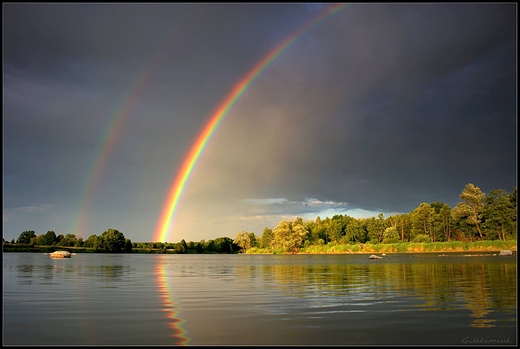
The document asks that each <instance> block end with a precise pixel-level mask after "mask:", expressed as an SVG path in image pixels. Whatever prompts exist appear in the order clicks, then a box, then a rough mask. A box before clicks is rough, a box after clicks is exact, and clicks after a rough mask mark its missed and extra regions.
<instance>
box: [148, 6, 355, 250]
mask: <svg viewBox="0 0 520 349" xmlns="http://www.w3.org/2000/svg"><path fill="white" fill-rule="evenodd" d="M347 5H348V4H333V5H330V6H328V7H327V8H326V9H325V10H323V11H322V12H321V13H320V14H318V15H317V16H316V17H314V18H313V19H312V20H310V21H309V22H307V23H306V24H305V25H304V26H303V27H301V28H299V29H297V30H295V31H294V32H293V33H291V34H290V35H289V36H288V37H287V38H286V39H284V40H283V41H282V42H280V43H279V44H278V45H277V46H276V47H275V48H274V49H272V50H271V51H270V52H269V53H268V54H267V55H266V56H264V58H262V59H261V60H260V61H259V62H258V63H257V64H256V65H255V66H254V67H253V68H252V69H251V70H250V71H249V72H248V73H247V74H246V75H245V76H244V77H243V78H242V79H241V80H240V81H239V82H238V83H237V84H236V85H235V86H234V87H233V88H232V89H231V91H230V92H229V93H228V95H227V96H226V98H225V99H224V100H223V101H222V102H221V103H220V105H219V106H218V107H217V109H216V110H215V112H214V113H213V114H212V116H211V117H210V119H209V121H208V123H207V124H206V126H204V128H203V129H202V132H201V133H200V134H199V136H198V137H197V140H196V141H195V143H194V144H193V146H192V148H191V150H190V152H189V153H188V155H187V156H186V158H185V160H184V162H183V164H182V166H181V168H180V170H179V172H178V173H177V176H176V177H175V181H174V182H173V185H172V187H171V189H170V191H169V193H168V196H167V199H166V204H165V205H164V207H163V210H162V213H161V216H160V219H159V223H158V225H157V228H156V231H155V239H154V241H158V242H166V238H167V236H168V233H169V231H170V227H171V224H172V221H173V217H174V213H175V210H176V208H177V206H178V204H179V200H180V198H181V195H182V193H183V191H184V188H185V187H186V184H187V182H188V179H189V177H190V174H191V173H192V171H193V169H194V167H195V165H196V164H197V160H198V159H199V157H200V155H201V154H202V151H203V150H204V148H205V147H206V145H207V144H208V142H209V140H210V138H211V136H212V135H213V134H214V133H215V130H216V129H217V128H218V126H219V125H220V123H221V122H222V120H223V119H224V118H225V116H226V114H227V113H228V112H229V110H230V109H231V108H232V107H233V105H234V104H235V103H236V102H237V100H238V99H239V98H240V97H241V96H242V95H243V94H244V92H245V91H246V90H247V88H248V87H249V86H250V85H251V84H252V83H253V82H254V81H255V80H256V78H257V77H258V76H259V75H260V73H262V72H263V71H264V70H265V69H266V68H267V67H268V66H269V64H271V63H272V62H273V61H274V60H275V59H276V58H277V57H278V56H280V55H281V54H282V52H284V51H285V50H286V49H287V48H288V47H289V46H290V45H291V44H292V43H294V42H295V41H296V40H297V39H298V38H299V37H300V36H302V35H303V34H305V33H306V32H307V31H308V30H310V29H311V28H313V27H314V26H316V25H317V24H319V23H321V22H322V21H323V20H325V19H327V18H329V17H331V16H332V15H334V14H336V13H337V12H339V11H340V10H342V9H344V8H345V7H346V6H347Z"/></svg>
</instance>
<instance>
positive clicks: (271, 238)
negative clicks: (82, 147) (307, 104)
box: [4, 183, 517, 254]
mask: <svg viewBox="0 0 520 349" xmlns="http://www.w3.org/2000/svg"><path fill="white" fill-rule="evenodd" d="M459 199H460V200H461V201H460V202H459V203H458V204H457V205H456V206H455V207H454V208H451V207H450V206H449V205H447V204H444V203H442V202H432V203H429V204H428V203H426V202H422V203H420V204H419V206H418V207H417V208H415V209H414V210H413V211H412V212H410V213H405V214H396V215H392V216H389V217H384V215H383V213H380V214H379V215H378V216H377V217H370V218H354V217H351V216H348V215H334V216H333V217H331V218H329V217H326V218H325V219H321V218H320V217H317V218H316V219H315V220H306V221H304V220H303V219H302V218H301V217H298V218H295V219H293V220H282V221H281V222H279V223H278V224H277V225H276V226H275V227H274V228H273V229H271V228H268V227H266V228H264V231H263V233H262V235H261V236H257V235H256V234H254V233H253V232H246V231H241V232H239V233H237V234H236V236H235V239H231V238H229V237H219V238H216V239H213V240H208V241H206V240H201V241H199V242H194V241H190V242H186V241H185V240H184V239H182V240H181V241H180V242H177V243H168V242H164V243H163V242H132V241H131V240H130V239H127V238H125V236H124V235H123V233H121V232H119V231H118V230H116V229H108V230H107V231H105V232H104V233H103V234H102V235H100V236H97V235H95V234H94V235H91V236H89V237H88V238H87V239H86V240H83V239H82V238H76V236H75V235H74V234H67V235H65V236H63V235H56V233H55V232H54V231H48V232H47V233H46V234H41V235H38V236H37V235H36V234H35V232H34V231H33V230H28V231H24V232H22V233H21V234H20V236H19V238H18V239H17V240H16V243H17V244H28V245H32V246H37V245H38V246H63V247H79V248H90V249H93V250H95V251H100V252H132V251H133V252H156V253H157V252H158V253H180V254H183V253H236V252H246V251H247V250H249V249H251V248H259V249H270V250H273V251H280V252H293V253H295V252H298V250H299V249H300V248H302V247H309V246H312V245H326V244H330V243H336V244H366V243H370V244H379V243H383V244H385V243H398V242H423V243H424V242H443V241H464V242H470V241H478V240H504V241H505V240H516V227H517V225H516V219H517V218H516V212H517V210H516V187H514V188H513V191H512V192H511V193H508V192H506V191H505V190H503V189H497V190H491V191H490V193H489V195H488V196H486V194H485V193H484V192H482V191H481V190H480V188H479V187H477V186H475V185H474V184H472V183H468V184H467V185H466V186H465V188H464V189H463V190H462V192H461V194H460V195H459ZM4 243H5V241H4ZM11 243H13V244H14V243H15V241H14V239H13V241H12V242H11Z"/></svg>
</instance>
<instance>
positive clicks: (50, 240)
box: [41, 230, 57, 246]
mask: <svg viewBox="0 0 520 349" xmlns="http://www.w3.org/2000/svg"><path fill="white" fill-rule="evenodd" d="M56 241H57V239H56V233H55V232H54V231H52V230H49V231H48V232H47V233H46V234H45V235H44V236H43V241H42V242H41V244H42V245H43V246H52V245H54V244H55V243H56Z"/></svg>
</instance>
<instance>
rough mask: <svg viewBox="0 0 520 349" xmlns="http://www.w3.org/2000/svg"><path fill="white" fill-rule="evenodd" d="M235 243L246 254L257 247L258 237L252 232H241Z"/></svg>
mask: <svg viewBox="0 0 520 349" xmlns="http://www.w3.org/2000/svg"><path fill="white" fill-rule="evenodd" d="M233 243H234V244H236V245H237V246H239V247H240V249H241V250H242V251H243V252H246V251H247V250H249V249H250V248H251V247H255V246H256V236H255V234H254V233H252V232H245V231H243V230H242V231H241V232H239V233H237V235H236V237H235V240H233Z"/></svg>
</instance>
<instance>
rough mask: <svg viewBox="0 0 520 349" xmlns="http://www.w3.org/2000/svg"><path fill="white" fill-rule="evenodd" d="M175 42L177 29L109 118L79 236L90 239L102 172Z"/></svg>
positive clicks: (91, 176) (87, 187)
mask: <svg viewBox="0 0 520 349" xmlns="http://www.w3.org/2000/svg"><path fill="white" fill-rule="evenodd" d="M175 39H177V28H176V27H175V28H173V29H172V30H171V31H170V32H169V33H168V34H167V35H166V37H165V39H164V43H163V44H162V45H160V46H159V48H158V49H157V50H156V51H155V52H154V53H153V54H152V55H151V58H150V59H149V61H148V62H147V64H146V65H145V66H144V68H143V69H142V71H141V73H140V74H139V75H138V77H137V78H136V79H135V82H134V84H133V85H132V86H131V88H130V90H129V91H130V92H129V93H128V94H127V96H126V98H125V99H124V101H123V103H122V104H121V105H120V106H119V107H118V108H117V110H116V111H115V113H113V114H112V116H110V118H109V119H108V122H107V126H106V129H105V132H104V133H103V134H102V137H101V142H100V145H99V147H98V149H97V150H96V152H95V154H94V157H93V161H92V166H91V170H90V172H89V174H88V176H87V181H86V184H85V187H84V188H83V194H82V195H81V197H82V198H83V202H82V204H81V207H80V209H79V211H78V216H77V217H76V220H75V221H74V222H73V227H72V231H73V232H74V234H76V235H77V236H81V237H85V238H86V237H87V236H85V233H86V226H87V219H88V217H87V216H88V209H89V207H90V206H91V203H92V201H93V198H94V194H95V192H96V189H97V188H98V187H99V185H100V182H101V177H102V173H103V171H104V169H105V167H106V165H107V163H108V159H109V157H110V154H111V153H112V149H114V147H115V144H116V143H117V140H118V139H119V137H120V136H121V134H122V133H123V130H124V128H125V125H126V123H127V122H128V119H129V117H130V115H131V113H132V111H133V109H134V106H135V104H136V102H137V100H138V99H139V96H140V95H141V93H142V92H143V90H144V89H145V88H146V86H147V85H148V83H149V82H150V80H151V79H152V77H153V74H154V73H155V72H154V68H155V67H156V66H158V65H159V63H160V61H161V60H162V59H163V58H164V54H165V49H166V48H167V47H169V46H170V45H171V44H173V42H174V40H175Z"/></svg>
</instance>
